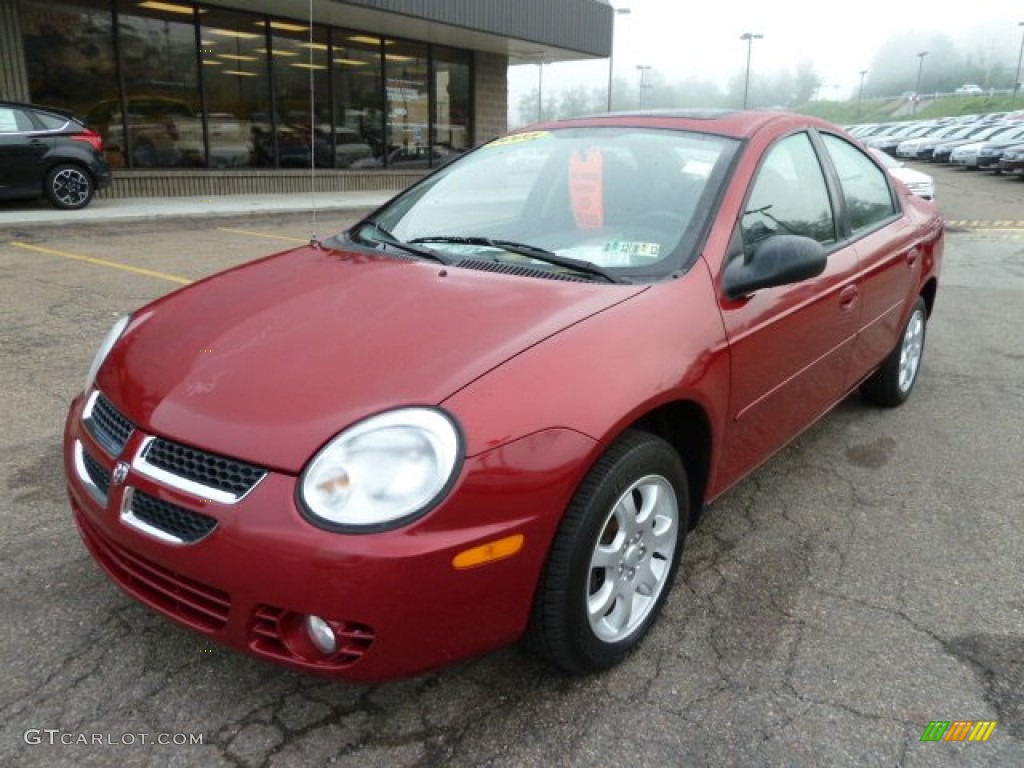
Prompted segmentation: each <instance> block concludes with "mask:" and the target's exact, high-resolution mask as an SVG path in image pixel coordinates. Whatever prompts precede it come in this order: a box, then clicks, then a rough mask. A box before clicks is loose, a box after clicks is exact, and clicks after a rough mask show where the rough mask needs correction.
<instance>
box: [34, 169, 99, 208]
mask: <svg viewBox="0 0 1024 768" xmlns="http://www.w3.org/2000/svg"><path fill="white" fill-rule="evenodd" d="M95 191H96V184H95V183H94V182H93V180H92V176H90V175H89V172H88V171H86V170H85V169H83V168H82V167H81V166H78V165H73V164H71V163H65V164H63V165H57V166H54V167H53V168H51V169H50V172H49V173H48V174H46V188H45V192H46V197H47V199H48V200H49V201H50V202H51V203H53V204H54V205H55V206H56V207H57V208H66V209H74V208H84V207H85V206H87V205H88V204H89V201H90V200H92V196H93V193H94V192H95Z"/></svg>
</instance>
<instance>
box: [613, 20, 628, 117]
mask: <svg viewBox="0 0 1024 768" xmlns="http://www.w3.org/2000/svg"><path fill="white" fill-rule="evenodd" d="M612 10H613V11H614V13H613V14H612V46H611V48H610V49H609V50H608V111H609V112H611V111H612V73H613V72H614V69H615V68H614V67H613V66H612V59H613V58H614V56H615V17H616V16H625V15H626V14H628V13H630V12H631V10H630V9H629V8H612Z"/></svg>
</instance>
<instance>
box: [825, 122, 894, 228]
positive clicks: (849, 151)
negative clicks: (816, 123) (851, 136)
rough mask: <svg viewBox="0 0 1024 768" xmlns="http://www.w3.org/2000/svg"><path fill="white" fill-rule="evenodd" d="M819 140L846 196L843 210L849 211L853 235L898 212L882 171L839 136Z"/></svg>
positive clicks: (828, 135) (826, 135)
mask: <svg viewBox="0 0 1024 768" xmlns="http://www.w3.org/2000/svg"><path fill="white" fill-rule="evenodd" d="M822 139H823V140H824V142H825V147H826V148H827V149H828V153H829V155H830V156H831V158H832V163H833V165H835V167H836V172H837V173H838V174H839V182H840V184H842V187H843V194H844V195H845V196H846V207H847V209H848V210H849V212H850V227H851V229H852V230H853V233H854V234H855V235H856V234H857V233H858V232H860V231H863V230H867V229H871V228H872V227H874V226H875V225H876V224H880V223H881V222H883V221H886V220H887V219H889V218H891V217H892V216H894V215H896V214H897V213H898V212H899V211H898V209H897V208H896V203H895V201H894V200H893V195H892V189H890V187H889V181H888V179H887V178H886V175H885V171H883V170H882V169H881V168H879V167H878V166H877V165H875V164H874V162H872V161H871V159H870V158H868V157H867V155H865V154H864V153H863V152H861V151H860V150H859V149H857V148H856V147H855V146H853V145H852V144H850V143H848V142H846V141H843V140H842V139H840V138H839V137H838V136H832V135H831V134H827V133H826V134H823V135H822Z"/></svg>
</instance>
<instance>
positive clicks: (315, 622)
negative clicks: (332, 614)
mask: <svg viewBox="0 0 1024 768" xmlns="http://www.w3.org/2000/svg"><path fill="white" fill-rule="evenodd" d="M306 633H307V634H308V635H309V639H310V640H312V641H313V645H315V646H316V648H317V650H318V651H320V653H322V654H323V655H324V656H330V655H331V654H332V653H334V652H335V651H336V650H337V649H338V641H337V639H336V638H335V637H334V630H333V629H331V625H330V624H328V623H327V622H326V621H324V620H323V619H321V618H320V617H319V616H307V617H306Z"/></svg>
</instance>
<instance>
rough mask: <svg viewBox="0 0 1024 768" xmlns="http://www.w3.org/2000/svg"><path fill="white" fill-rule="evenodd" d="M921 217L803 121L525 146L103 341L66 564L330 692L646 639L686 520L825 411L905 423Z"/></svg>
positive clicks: (545, 129) (597, 123) (733, 115)
mask: <svg viewBox="0 0 1024 768" xmlns="http://www.w3.org/2000/svg"><path fill="white" fill-rule="evenodd" d="M942 249H943V225H942V220H941V218H940V216H939V214H938V213H937V211H936V209H935V207H934V206H933V205H932V204H931V203H929V202H928V201H925V200H922V199H920V198H916V197H912V196H910V195H909V194H908V193H907V191H906V189H905V187H903V186H902V185H897V184H894V183H893V182H892V180H891V179H890V177H889V175H888V174H887V173H886V172H885V170H884V169H883V168H882V167H880V166H879V165H878V163H877V162H876V161H875V159H873V158H872V157H871V155H869V154H868V153H867V152H865V151H864V149H863V148H862V147H861V146H860V145H859V144H858V143H857V142H856V141H855V140H851V139H850V138H849V137H848V136H847V135H846V134H844V133H843V132H842V131H841V130H839V129H837V128H836V127H834V126H833V125H831V124H828V123H826V122H823V121H820V120H817V119H815V118H809V117H803V116H797V115H788V114H783V113H772V112H757V113H749V112H747V113H743V112H728V111H722V112H685V113H684V112H680V113H654V114H652V113H648V114H637V115H626V116H623V115H617V116H600V117H592V118H587V119H577V120H569V121H562V122H553V123H547V124H543V125H539V126H536V127H534V128H532V129H531V130H529V131H525V132H521V133H516V134H512V135H510V136H507V137H504V138H501V139H498V140H496V141H493V142H491V143H489V144H486V145H484V146H482V147H480V148H478V149H476V150H475V151H473V152H470V153H467V154H466V155H464V156H462V157H460V158H458V159H456V160H454V161H453V162H451V163H449V164H447V165H445V166H444V167H443V168H441V169H439V170H438V171H436V172H435V173H433V174H431V175H430V176H428V177H426V178H425V179H424V180H423V181H421V182H420V183H418V184H416V185H415V186H413V187H412V188H410V189H409V190H407V191H406V192H404V193H402V194H400V195H399V196H398V197H396V198H395V199H394V200H393V201H392V202H390V203H389V204H387V205H386V206H384V207H383V208H381V209H379V210H377V211H376V212H374V213H373V214H372V215H371V216H369V217H368V218H366V219H365V220H363V221H362V222H360V223H359V224H357V225H356V226H354V227H352V228H351V229H349V230H348V231H346V232H344V233H342V234H339V235H337V236H335V237H333V238H331V239H329V240H326V241H324V242H319V243H312V244H310V245H308V246H303V247H300V248H296V249H293V250H290V251H287V252H285V253H281V254H278V255H276V256H273V257H270V258H267V259H263V260H261V261H258V262H253V263H250V264H246V265H244V266H241V267H238V268H236V269H233V270H230V271H228V272H225V273H222V274H219V275H215V276H213V277H210V278H208V279H206V280H204V281H202V282H200V283H197V284H195V285H192V286H189V287H187V288H184V289H182V290H180V291H177V292H175V293H172V294H170V295H168V296H166V297H164V298H162V299H160V300H158V301H156V302H154V303H152V304H150V305H148V306H145V307H143V308H141V309H139V310H138V311H136V312H135V313H133V314H132V315H131V316H130V317H128V318H124V319H123V320H122V321H120V322H119V323H117V324H116V325H115V327H114V328H113V329H112V330H111V332H110V334H109V335H108V337H107V339H106V340H105V341H104V342H103V344H102V346H101V348H100V350H99V352H98V353H97V356H96V359H95V361H94V364H93V366H92V370H91V371H90V373H89V376H88V381H87V384H86V387H85V390H84V392H83V393H82V395H81V396H80V397H78V398H77V399H76V400H75V401H74V402H73V403H72V405H71V409H70V413H69V415H68V419H67V427H66V433H65V451H64V455H65V467H66V472H67V479H68V490H69V495H70V500H71V506H72V509H73V512H74V518H75V520H76V522H77V524H78V527H79V529H80V531H81V534H82V536H83V538H84V540H85V543H86V545H87V546H88V548H89V551H90V552H91V553H92V555H93V556H94V557H95V559H96V560H97V562H98V563H99V564H100V565H101V566H102V568H103V569H104V570H105V571H106V572H107V574H108V575H109V576H110V577H111V578H112V579H113V580H114V581H115V582H116V583H117V584H118V585H119V586H120V587H121V588H123V589H124V590H125V591H126V592H128V593H129V594H130V595H132V596H133V597H135V598H136V599H138V600H139V601H141V602H143V603H145V604H146V605H148V606H150V607H151V608H153V609H154V610H156V611H158V612H160V613H162V614H163V615H165V616H167V617H168V618H170V619H172V620H174V621H177V622H178V623H180V624H183V625H185V626H186V627H189V628H191V629H193V630H195V631H196V632H198V633H199V634H201V635H202V636H204V637H206V638H208V639H210V640H214V641H217V642H221V643H223V644H225V645H228V646H230V647H232V648H235V649H237V650H240V651H243V652H247V653H250V654H253V655H255V656H258V657H262V658H265V659H270V660H273V661H276V662H280V663H283V664H285V665H287V666H290V667H292V668H297V669H301V670H304V671H309V672H315V673H321V674H326V675H331V676H336V677H341V678H348V679H353V680H375V679H384V678H392V677H398V676H405V675H412V674H416V673H419V672H422V671H424V670H427V669H431V668H434V667H437V666H440V665H443V664H447V663H449V662H453V661H455V660H458V659H463V658H466V657H470V656H473V655H477V654H481V653H484V652H486V651H489V650H491V649H494V648H497V647H499V646H502V645H505V644H508V643H511V642H514V641H516V640H518V639H520V638H524V637H525V640H526V645H527V646H528V647H529V648H531V649H532V650H533V651H535V652H536V653H538V654H540V655H541V656H542V657H543V658H545V659H548V660H549V661H551V662H553V663H554V664H555V665H557V666H559V667H561V668H563V669H565V670H568V671H570V672H575V673H585V672H592V671H596V670H600V669H604V668H607V667H609V666H611V665H613V664H615V663H617V662H618V661H620V660H621V659H622V658H623V657H624V656H625V655H626V654H627V653H628V652H629V651H630V650H631V649H633V648H634V647H635V646H636V645H637V644H638V643H639V642H640V641H641V639H642V638H643V636H644V634H645V633H646V632H647V630H648V629H649V628H650V626H651V625H652V624H653V622H654V621H655V620H656V618H657V615H658V612H659V609H660V608H661V605H662V604H663V603H664V601H665V598H666V596H667V595H668V592H669V590H670V589H671V587H672V585H673V582H674V581H675V580H676V569H677V566H678V563H679V558H680V553H681V551H682V549H683V544H684V540H685V538H686V534H687V531H688V530H690V529H691V528H692V527H693V526H694V525H695V524H696V523H697V521H698V518H699V516H700V513H701V511H702V509H703V508H704V507H705V506H706V505H707V504H708V503H709V502H711V501H713V500H714V499H715V498H716V497H718V496H720V495H721V494H723V493H724V492H725V491H726V490H728V489H729V488H730V487H731V486H733V485H735V484H736V483H737V482H738V481H739V480H740V479H742V478H743V477H744V476H745V475H747V474H748V473H750V472H752V471H753V470H754V469H755V468H756V467H757V466H758V465H760V464H761V463H763V462H764V461H766V460H767V459H768V458H769V457H770V456H771V455H772V454H774V453H775V452H776V451H778V450H780V449H781V448H782V447H783V446H785V445H786V444H787V443H788V442H790V441H791V440H793V439H794V438H795V437H796V436H797V435H799V434H800V433H801V432H802V431H803V430H805V429H806V428H807V427H808V426H809V425H811V424H812V423H813V422H814V421H815V420H816V419H818V418H819V417H821V416H822V415H823V414H825V413H826V412H827V411H828V410H829V409H830V408H832V407H833V406H834V405H835V404H837V403H838V402H840V401H841V400H843V399H844V398H845V397H846V396H847V395H848V394H850V393H851V392H853V391H855V390H858V389H859V390H860V392H861V393H862V396H863V397H864V398H866V399H867V400H869V401H871V402H873V403H877V404H878V405H881V406H895V405H899V404H901V403H902V402H903V401H904V400H906V399H907V397H908V396H909V395H910V393H911V390H912V388H913V386H914V382H915V380H916V379H917V375H918V372H919V370H920V364H921V359H922V353H923V349H924V340H925V327H926V324H927V321H928V317H929V315H930V313H931V311H932V307H933V305H934V303H935V296H936V290H937V286H938V274H939V266H940V259H941V255H942Z"/></svg>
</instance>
